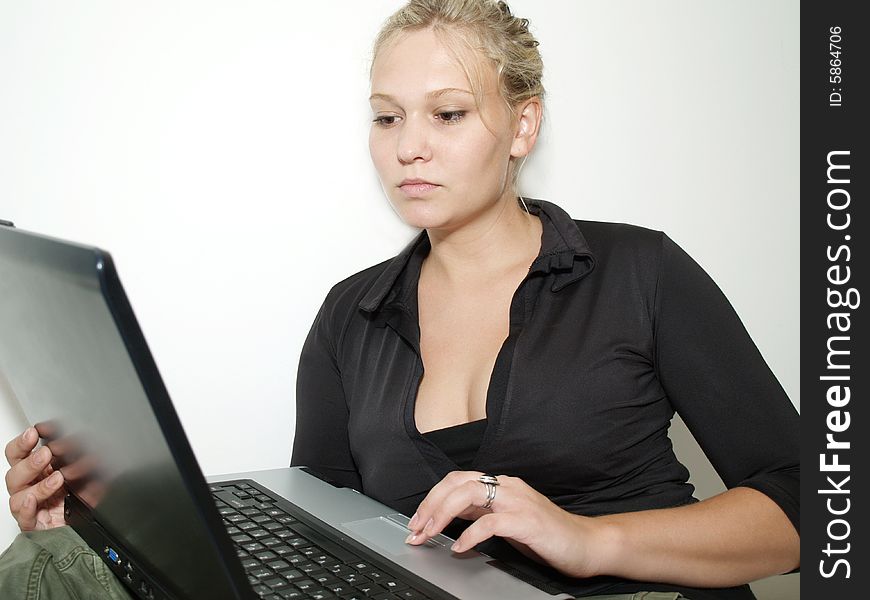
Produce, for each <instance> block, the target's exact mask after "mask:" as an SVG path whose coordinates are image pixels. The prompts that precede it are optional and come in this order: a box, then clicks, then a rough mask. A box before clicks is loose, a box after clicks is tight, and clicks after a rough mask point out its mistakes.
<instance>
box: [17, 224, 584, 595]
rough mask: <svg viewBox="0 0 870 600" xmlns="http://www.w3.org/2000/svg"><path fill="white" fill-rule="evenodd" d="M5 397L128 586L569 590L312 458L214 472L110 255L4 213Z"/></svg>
mask: <svg viewBox="0 0 870 600" xmlns="http://www.w3.org/2000/svg"><path fill="white" fill-rule="evenodd" d="M0 394H2V395H4V396H7V397H8V396H11V397H12V398H14V399H15V400H17V402H18V403H19V404H20V405H21V407H22V409H23V410H24V412H25V414H26V416H27V417H28V420H29V421H30V422H31V423H35V424H36V427H37V430H38V431H39V434H40V437H41V438H42V443H44V444H47V445H48V446H49V447H50V448H51V450H52V452H53V454H54V455H55V456H56V457H58V458H57V464H56V465H55V466H56V468H59V469H60V470H61V471H62V472H63V474H64V477H65V479H66V481H67V487H68V489H69V494H68V496H67V498H66V506H65V510H66V515H67V520H68V522H69V523H70V524H71V525H72V527H73V528H74V529H75V530H76V531H77V532H78V533H79V534H80V535H81V537H82V538H83V539H84V540H85V541H86V542H87V543H88V545H89V546H90V547H91V548H93V549H94V551H95V552H97V553H98V554H99V555H100V556H101V557H102V559H103V561H104V562H105V563H106V564H107V565H108V567H109V568H110V569H111V571H112V572H113V573H114V574H115V575H116V576H117V577H118V579H120V580H121V581H122V582H123V583H124V584H125V585H126V587H127V589H128V590H129V592H130V594H131V595H132V596H133V597H137V598H143V599H147V600H163V599H174V598H210V599H211V598H269V599H270V600H271V599H279V598H281V599H283V598H315V599H322V598H343V599H345V600H352V599H362V598H375V599H377V600H392V599H405V600H414V599H418V598H433V599H442V598H444V599H447V598H460V599H462V598H469V599H475V600H488V599H493V600H494V599H498V600H511V599H514V598H516V599H519V598H523V599H531V600H553V599H563V598H570V596H569V595H567V594H561V593H559V592H558V591H557V590H555V589H553V588H549V587H548V586H547V585H545V584H541V583H539V582H536V585H535V586H533V585H530V584H529V583H527V582H526V581H524V579H528V578H527V577H524V575H523V573H522V572H521V571H518V570H516V566H515V565H514V566H507V565H505V564H502V563H500V562H499V561H496V560H493V559H492V558H490V557H488V556H486V555H484V554H481V553H477V552H475V551H469V552H466V553H463V554H462V555H456V554H454V553H452V552H451V551H450V545H451V544H452V540H450V539H449V538H446V537H445V536H438V537H436V538H434V539H433V540H431V541H430V542H429V543H427V544H425V545H422V546H413V547H412V546H409V545H406V544H405V543H404V539H405V537H406V536H407V535H408V529H407V522H408V519H407V518H406V517H405V516H404V515H402V514H398V513H396V511H394V510H392V509H390V508H389V507H387V506H385V505H383V504H381V503H379V502H377V501H375V500H373V499H371V498H368V497H366V496H364V495H362V494H360V493H359V492H357V491H355V490H352V489H349V488H343V487H338V486H335V485H333V484H331V483H329V482H327V481H324V480H322V479H321V478H319V477H317V476H316V474H315V473H313V472H312V471H310V470H309V469H307V468H305V467H288V468H284V469H273V470H268V471H259V472H251V473H238V474H234V475H232V476H228V477H227V476H224V477H220V478H211V479H210V480H208V481H207V480H206V479H205V478H204V476H203V474H202V472H201V471H200V469H199V466H198V464H197V461H196V458H195V457H194V454H193V451H192V450H191V448H190V444H189V443H188V441H187V438H186V436H185V434H184V430H183V429H182V426H181V423H180V421H179V419H178V416H177V414H176V412H175V409H174V408H173V406H172V402H171V400H170V398H169V394H168V392H167V390H166V388H165V386H164V384H163V381H162V379H161V377H160V374H159V372H158V370H157V366H156V364H155V362H154V359H153V358H152V356H151V353H150V351H149V349H148V345H147V343H146V342H145V338H144V336H143V334H142V331H141V330H140V328H139V325H138V323H137V321H136V318H135V316H134V314H133V310H132V308H131V306H130V303H129V302H128V300H127V296H126V294H125V292H124V289H123V287H122V285H121V281H120V279H119V278H118V273H117V271H116V270H115V267H114V264H113V262H112V258H111V256H110V255H109V253H108V252H105V251H103V250H100V249H98V248H95V247H90V246H85V245H80V244H75V243H70V242H65V241H62V240H58V239H53V238H50V237H46V236H43V235H39V234H35V233H30V232H25V231H21V230H18V229H15V228H14V227H13V226H12V224H11V223H9V222H4V221H0Z"/></svg>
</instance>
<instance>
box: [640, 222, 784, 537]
mask: <svg viewBox="0 0 870 600" xmlns="http://www.w3.org/2000/svg"><path fill="white" fill-rule="evenodd" d="M654 314H655V316H654V323H653V327H654V336H655V353H656V355H655V362H656V369H657V371H658V375H659V379H660V381H661V383H662V386H663V387H664V389H665V391H666V393H667V395H668V397H669V399H670V401H671V403H672V404H673V406H674V408H675V409H676V411H677V412H678V413H679V414H680V416H681V417H682V418H683V420H684V421H685V422H686V425H687V426H688V427H689V430H690V431H691V432H692V434H693V435H694V436H695V438H696V439H697V440H698V443H699V444H700V446H701V448H702V449H703V450H704V452H705V454H706V455H707V457H708V458H709V459H710V462H711V463H712V464H713V467H714V468H715V469H716V471H717V472H718V473H719V476H720V477H721V478H722V480H723V482H724V483H725V485H726V486H727V487H728V488H732V487H736V486H743V487H750V488H753V489H755V490H758V491H760V492H762V493H763V494H765V495H767V496H768V497H769V498H770V499H771V500H773V501H774V502H775V503H776V504H777V505H778V506H779V507H780V508H781V509H782V510H783V512H784V513H785V514H786V515H787V516H788V518H789V519H790V520H791V522H792V525H794V527H795V530H796V531H798V532H800V527H799V520H800V490H799V487H800V463H799V455H800V450H799V449H800V446H799V438H798V431H799V425H798V423H799V417H798V414H797V411H796V410H795V408H794V406H793V405H792V403H791V401H790V400H789V399H788V396H786V394H785V391H784V390H783V388H782V386H781V385H780V384H779V382H778V381H777V379H776V377H775V376H774V375H773V373H772V372H771V370H770V368H769V367H768V366H767V363H765V361H764V358H763V357H762V356H761V353H760V352H759V351H758V348H757V347H756V346H755V344H754V343H753V341H752V339H751V338H750V337H749V334H748V333H747V331H746V329H745V327H744V326H743V323H742V322H741V321H740V318H739V317H738V316H737V313H736V312H735V311H734V309H733V308H732V306H731V304H730V303H729V302H728V300H727V299H726V298H725V295H724V294H723V293H722V291H721V290H720V289H719V288H718V287H717V286H716V284H715V283H714V282H713V280H712V279H711V278H710V277H709V275H707V273H706V272H705V271H704V270H703V269H702V268H701V267H700V266H699V265H698V264H697V263H696V262H695V261H694V260H692V258H691V257H690V256H689V255H688V254H686V252H685V251H683V249H682V248H680V247H679V246H678V245H677V244H675V243H674V242H673V241H671V239H670V238H668V237H667V236H665V235H663V236H662V254H661V264H660V270H659V279H658V284H657V288H656V297H655V313H654Z"/></svg>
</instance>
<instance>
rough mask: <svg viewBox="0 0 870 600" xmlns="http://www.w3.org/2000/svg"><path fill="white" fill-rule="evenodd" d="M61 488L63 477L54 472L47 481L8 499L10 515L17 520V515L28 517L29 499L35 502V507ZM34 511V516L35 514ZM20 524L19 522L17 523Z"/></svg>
mask: <svg viewBox="0 0 870 600" xmlns="http://www.w3.org/2000/svg"><path fill="white" fill-rule="evenodd" d="M61 486H63V475H62V474H61V472H60V471H55V472H54V473H52V474H51V476H50V477H48V478H47V479H43V480H42V481H40V482H39V483H37V484H34V485H31V486H30V487H28V488H26V489H23V490H21V491H19V492H17V493H15V494H12V495H11V496H10V497H9V509H10V510H11V511H12V515H13V516H14V517H15V518H16V519H18V515H19V513H21V514H24V515H25V516H27V517H29V516H30V511H29V508H28V505H27V502H28V501H29V499H30V498H33V499H35V500H36V503H37V505H38V504H40V503H42V502H45V501H46V500H48V499H49V498H51V497H52V496H53V495H54V494H55V493H56V492H57V491H58V490H59V489H60V488H61ZM35 512H36V511H35V510H34V514H35ZM19 523H20V521H19Z"/></svg>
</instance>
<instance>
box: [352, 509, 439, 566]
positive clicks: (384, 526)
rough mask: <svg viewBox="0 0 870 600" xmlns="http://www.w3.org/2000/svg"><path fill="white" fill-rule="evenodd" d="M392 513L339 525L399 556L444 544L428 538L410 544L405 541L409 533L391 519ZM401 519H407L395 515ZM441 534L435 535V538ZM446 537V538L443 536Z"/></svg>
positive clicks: (380, 548) (396, 520)
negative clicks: (423, 541)
mask: <svg viewBox="0 0 870 600" xmlns="http://www.w3.org/2000/svg"><path fill="white" fill-rule="evenodd" d="M392 516H393V515H390V516H387V517H371V518H369V519H360V520H359V521H350V522H348V523H342V524H341V526H342V527H343V528H345V529H347V530H348V531H351V532H353V533H354V534H355V535H356V536H358V537H359V538H361V539H363V540H365V541H366V542H368V543H369V544H370V545H371V546H373V547H374V548H377V549H378V550H379V551H381V552H383V553H384V554H388V555H393V556H401V555H402V554H409V553H410V552H419V551H420V550H423V549H425V548H437V547H439V546H443V545H444V544H443V543H442V542H440V540H438V541H435V540H428V541H427V542H426V543H425V544H422V545H420V546H411V545H408V544H406V543H405V538H407V537H408V534H409V533H411V532H410V531H409V530H408V528H407V527H405V526H404V525H403V524H402V523H401V522H400V520H399V519H395V520H394V519H391V518H390V517H392ZM396 516H397V517H400V518H401V520H404V521H407V518H406V517H405V516H404V515H396ZM438 537H442V536H436V539H437V538H438ZM445 539H446V538H445Z"/></svg>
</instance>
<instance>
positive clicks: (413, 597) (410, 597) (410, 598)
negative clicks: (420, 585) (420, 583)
mask: <svg viewBox="0 0 870 600" xmlns="http://www.w3.org/2000/svg"><path fill="white" fill-rule="evenodd" d="M396 596H398V597H399V598H401V599H402V600H427V599H428V598H429V596H426V595H425V594H423V592H418V591H417V590H414V589H407V590H402V591H400V592H396Z"/></svg>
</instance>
